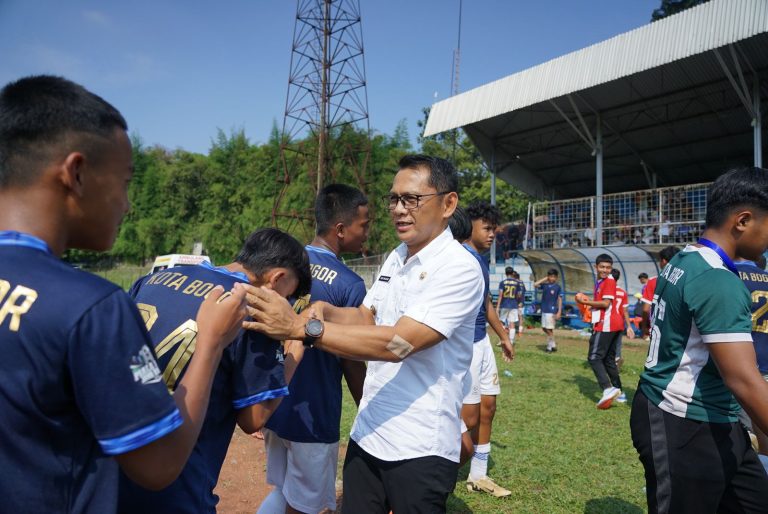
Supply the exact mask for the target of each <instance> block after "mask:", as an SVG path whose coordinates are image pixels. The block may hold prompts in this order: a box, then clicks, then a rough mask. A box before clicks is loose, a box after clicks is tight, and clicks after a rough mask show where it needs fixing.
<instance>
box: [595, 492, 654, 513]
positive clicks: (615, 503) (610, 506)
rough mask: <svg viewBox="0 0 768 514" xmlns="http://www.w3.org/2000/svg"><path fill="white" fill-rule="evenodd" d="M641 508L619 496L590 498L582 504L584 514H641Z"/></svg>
mask: <svg viewBox="0 0 768 514" xmlns="http://www.w3.org/2000/svg"><path fill="white" fill-rule="evenodd" d="M642 512H644V511H643V509H642V508H640V507H638V506H637V505H635V504H632V503H629V502H626V501H624V500H622V499H620V498H612V497H610V496H608V497H605V498H592V499H591V500H589V501H587V504H586V505H585V506H584V514H642Z"/></svg>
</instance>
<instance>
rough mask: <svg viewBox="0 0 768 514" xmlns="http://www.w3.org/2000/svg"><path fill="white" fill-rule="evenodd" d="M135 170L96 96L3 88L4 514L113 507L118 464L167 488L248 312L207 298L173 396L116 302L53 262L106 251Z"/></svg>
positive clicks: (121, 301)
mask: <svg viewBox="0 0 768 514" xmlns="http://www.w3.org/2000/svg"><path fill="white" fill-rule="evenodd" d="M132 172H133V166H132V162H131V145H130V142H129V140H128V136H127V134H126V123H125V120H124V119H123V117H122V116H121V115H120V113H119V112H118V111H117V110H116V109H115V108H114V107H112V106H111V105H109V104H108V103H107V102H105V101H104V100H102V99H101V98H99V97H98V96H96V95H94V94H92V93H90V92H88V91H87V90H85V89H84V88H83V87H81V86H79V85H77V84H74V83H72V82H70V81H68V80H65V79H62V78H59V77H51V76H38V77H29V78H25V79H21V80H19V81H17V82H14V83H11V84H8V85H7V86H5V88H3V90H2V91H0V205H2V209H0V351H1V352H2V355H3V358H2V359H0V375H2V377H3V379H2V380H1V381H0V412H2V413H3V414H2V415H3V422H2V423H0V441H1V442H2V444H0V474H2V478H0V497H1V498H2V502H3V510H5V511H8V512H92V513H97V514H101V513H105V512H114V511H115V508H116V502H117V483H118V464H119V466H120V467H121V468H122V470H123V471H124V472H125V473H126V474H127V475H129V476H130V477H131V478H132V479H133V480H135V481H137V482H138V483H141V484H142V485H143V486H145V487H149V488H153V489H159V488H162V487H165V486H167V485H168V484H170V483H171V482H172V481H173V480H174V479H175V478H176V477H177V476H178V474H179V473H180V472H181V469H182V468H183V467H184V464H185V462H186V461H187V458H188V457H189V454H190V452H191V451H192V448H193V447H194V445H195V441H196V440H197V435H198V433H199V431H200V427H201V425H202V421H203V418H204V416H205V411H206V408H207V405H208V396H209V393H210V384H211V380H212V378H213V375H214V373H215V371H216V367H217V366H218V362H219V358H220V356H221V353H222V351H223V349H224V347H225V346H226V345H227V344H229V342H231V341H232V339H234V337H235V335H236V334H237V332H238V330H239V327H240V323H241V321H242V319H243V317H244V314H245V306H244V303H243V297H244V289H243V288H241V287H237V288H235V289H234V292H233V297H232V298H227V299H224V300H222V301H221V302H220V303H218V304H217V300H219V299H220V297H221V296H222V293H223V289H222V288H220V287H217V288H214V289H212V290H210V292H209V297H208V299H207V300H206V301H205V302H202V305H201V307H200V310H199V311H198V314H197V334H196V337H195V340H196V344H197V352H196V356H195V358H194V359H192V362H191V363H190V366H189V370H188V372H187V376H185V377H184V380H183V381H182V383H181V385H180V386H179V390H180V391H181V393H180V394H176V395H174V396H173V397H172V396H170V395H169V394H168V391H167V390H166V388H165V386H164V385H163V383H162V376H161V372H160V370H159V368H158V365H157V362H156V361H155V356H154V352H153V351H152V343H151V341H150V339H149V337H148V336H147V332H146V330H145V328H144V324H143V322H142V320H141V317H140V315H139V313H138V311H137V310H136V306H135V305H134V303H133V302H132V301H131V299H130V298H129V297H128V295H126V294H125V293H124V292H123V291H122V290H121V289H119V288H118V287H117V286H116V285H114V284H112V283H110V282H107V281H105V280H103V279H101V278H99V277H97V276H95V275H91V274H89V273H86V272H83V271H79V270H77V269H74V268H72V267H71V266H69V265H67V264H66V263H64V262H62V261H61V260H60V258H59V257H60V256H61V254H62V253H63V252H64V251H65V250H66V249H67V248H82V249H88V250H96V251H105V250H108V249H109V248H110V247H111V246H112V244H113V242H114V239H115V236H116V235H117V229H118V226H119V225H120V221H121V220H122V218H123V216H124V215H125V213H126V212H127V211H128V207H129V203H128V196H127V189H128V182H129V181H130V179H131V175H132ZM192 315H194V312H193V313H192ZM110 457H114V459H113V458H110Z"/></svg>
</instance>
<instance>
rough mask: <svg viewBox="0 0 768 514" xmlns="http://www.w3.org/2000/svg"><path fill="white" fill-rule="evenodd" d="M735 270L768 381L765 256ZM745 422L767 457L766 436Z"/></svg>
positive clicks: (759, 362)
mask: <svg viewBox="0 0 768 514" xmlns="http://www.w3.org/2000/svg"><path fill="white" fill-rule="evenodd" d="M736 268H738V270H739V276H740V277H741V280H742V281H743V282H744V285H746V286H747V289H749V292H750V296H751V298H752V342H753V343H754V344H755V355H757V369H758V370H760V374H761V375H763V378H764V379H765V380H768V271H765V256H764V255H761V256H760V257H759V258H758V259H757V261H755V262H752V261H746V260H744V261H737V262H736ZM743 413H744V411H742V414H743ZM746 421H748V422H749V423H748V424H749V426H751V429H752V432H754V434H755V435H756V436H757V441H758V445H759V448H760V453H761V454H762V455H766V456H768V436H766V435H765V432H763V431H762V430H760V429H759V428H758V427H757V426H756V425H755V424H754V423H752V421H751V420H746Z"/></svg>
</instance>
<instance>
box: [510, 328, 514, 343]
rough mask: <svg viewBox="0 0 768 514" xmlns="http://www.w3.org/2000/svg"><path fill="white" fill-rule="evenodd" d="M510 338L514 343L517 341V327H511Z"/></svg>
mask: <svg viewBox="0 0 768 514" xmlns="http://www.w3.org/2000/svg"><path fill="white" fill-rule="evenodd" d="M509 340H510V342H512V343H513V344H514V342H515V327H512V328H510V329H509Z"/></svg>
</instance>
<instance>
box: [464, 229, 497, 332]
mask: <svg viewBox="0 0 768 514" xmlns="http://www.w3.org/2000/svg"><path fill="white" fill-rule="evenodd" d="M463 246H464V248H466V249H467V251H468V252H469V253H471V254H472V257H474V258H475V259H477V262H479V263H480V269H481V270H483V282H484V283H485V288H484V289H483V302H482V303H481V304H480V312H478V313H477V319H476V320H475V341H474V342H478V341H481V340H482V339H483V338H484V337H485V336H486V335H487V331H486V329H485V324H486V322H487V320H488V316H487V313H486V311H485V303H486V299H487V298H488V295H489V294H490V293H491V276H490V270H489V269H488V263H487V262H485V259H483V256H482V255H480V254H479V253H477V250H475V249H474V248H472V247H471V246H470V245H468V244H467V243H463Z"/></svg>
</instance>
